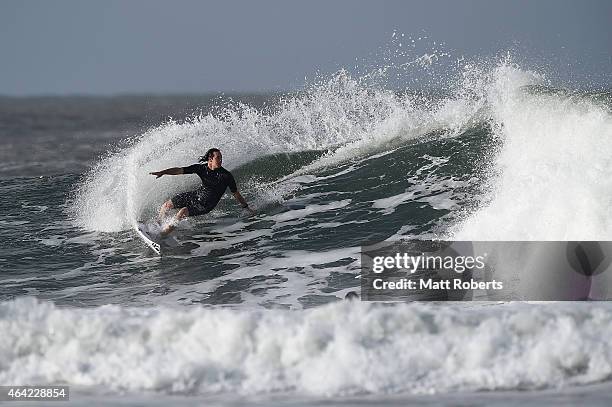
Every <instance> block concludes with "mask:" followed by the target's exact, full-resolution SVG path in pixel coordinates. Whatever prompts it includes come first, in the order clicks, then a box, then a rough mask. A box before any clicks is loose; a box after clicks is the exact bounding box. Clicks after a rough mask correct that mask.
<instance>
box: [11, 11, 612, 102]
mask: <svg viewBox="0 0 612 407" xmlns="http://www.w3.org/2000/svg"><path fill="white" fill-rule="evenodd" d="M394 31H396V32H397V33H398V34H397V35H399V34H401V33H403V34H404V35H405V36H406V37H409V36H412V37H413V38H418V37H421V36H427V37H428V39H427V41H428V42H427V43H426V44H425V40H423V42H421V46H425V45H427V46H431V43H433V41H436V43H437V44H440V43H444V49H445V50H450V51H452V53H453V56H456V57H459V56H461V55H465V56H467V57H471V56H489V55H494V54H495V53H497V52H499V51H500V50H506V49H510V48H513V49H515V50H518V51H519V53H520V54H521V55H520V57H521V58H523V59H529V58H533V59H534V60H537V61H538V62H539V63H541V61H546V63H547V64H549V65H550V66H552V68H553V71H554V72H555V74H556V75H558V76H559V77H560V78H564V79H570V80H572V81H577V82H581V83H588V84H592V83H593V82H595V83H597V84H599V85H603V86H607V87H610V79H611V77H610V74H611V72H612V56H611V55H612V45H611V44H612V1H609V0H575V1H567V0H532V1H525V0H521V1H512V0H499V1H496V0H449V1H442V0H439V1H432V0H426V1H425V0H424V1H408V0H406V1H381V0H377V1H375V0H370V1H361V0H321V1H320V0H302V1H290V0H278V1H272V0H259V1H253V0H250V1H248V0H247V1H228V0H223V1H222V0H219V1H214V2H213V1H186V0H173V1H170V0H167V1H161V0H99V1H84V0H74V1H66V0H55V1H45V0H40V1H32V0H1V1H0V94H9V95H32V94H75V93H77V94H114V93H143V92H144V93H146V92H155V93H163V92H172V93H181V92H189V93H202V92H211V91H213V92H214V91H226V92H236V91H238V92H240V91H266V90H289V89H297V88H300V87H301V86H302V85H303V84H304V78H305V77H306V78H310V79H311V78H313V77H314V76H315V75H316V74H317V72H320V73H323V74H325V73H329V72H333V71H336V70H337V69H339V68H342V67H344V68H347V69H349V70H351V69H353V67H354V66H355V64H356V61H357V63H358V64H363V63H365V62H364V61H367V63H370V64H377V63H380V64H382V63H383V61H382V57H381V55H383V54H384V50H387V49H389V48H390V47H397V41H396V42H395V43H394V42H392V40H391V36H392V33H393V32H394ZM420 51H422V50H420ZM420 51H419V52H420ZM414 52H415V56H418V55H416V53H417V51H416V50H415V51H414ZM421 53H422V52H421ZM377 59H380V61H377Z"/></svg>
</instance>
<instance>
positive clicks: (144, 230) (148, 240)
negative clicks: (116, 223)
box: [134, 222, 161, 256]
mask: <svg viewBox="0 0 612 407" xmlns="http://www.w3.org/2000/svg"><path fill="white" fill-rule="evenodd" d="M134 230H135V231H136V233H137V234H138V236H139V237H140V238H141V239H142V241H143V242H145V244H146V245H147V246H149V247H150V248H151V250H153V251H154V252H155V253H157V254H158V255H160V256H161V245H160V244H159V243H158V242H157V241H156V240H157V239H155V237H154V236H152V235H151V231H150V230H149V226H148V225H147V224H146V223H143V222H136V224H135V225H134Z"/></svg>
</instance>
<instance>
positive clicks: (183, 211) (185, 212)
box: [161, 208, 189, 236]
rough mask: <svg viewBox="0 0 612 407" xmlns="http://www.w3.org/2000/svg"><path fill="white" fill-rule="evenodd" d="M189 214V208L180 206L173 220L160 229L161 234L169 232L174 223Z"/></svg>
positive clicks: (164, 234)
mask: <svg viewBox="0 0 612 407" xmlns="http://www.w3.org/2000/svg"><path fill="white" fill-rule="evenodd" d="M188 216H189V209H187V208H181V209H180V210H179V211H178V213H177V214H176V217H175V221H174V222H171V223H170V224H169V225H168V226H166V227H165V228H164V229H163V230H162V231H161V235H162V236H166V235H168V234H169V233H171V232H172V231H173V230H174V228H175V227H176V224H177V223H179V222H180V221H181V220H183V219H185V218H186V217H188Z"/></svg>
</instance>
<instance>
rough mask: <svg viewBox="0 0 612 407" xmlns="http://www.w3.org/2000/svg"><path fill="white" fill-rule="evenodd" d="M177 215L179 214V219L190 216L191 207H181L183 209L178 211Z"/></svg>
mask: <svg viewBox="0 0 612 407" xmlns="http://www.w3.org/2000/svg"><path fill="white" fill-rule="evenodd" d="M176 216H177V217H178V218H179V219H182V218H186V217H187V216H189V209H187V208H181V209H180V210H179V211H178V213H177V214H176Z"/></svg>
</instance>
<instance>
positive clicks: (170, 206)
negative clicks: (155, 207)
mask: <svg viewBox="0 0 612 407" xmlns="http://www.w3.org/2000/svg"><path fill="white" fill-rule="evenodd" d="M173 208H174V204H173V203H172V200H167V201H166V202H164V204H163V205H162V206H161V208H159V216H158V220H159V221H160V222H161V221H162V220H163V219H164V218H165V217H166V212H168V211H169V210H170V209H173Z"/></svg>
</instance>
